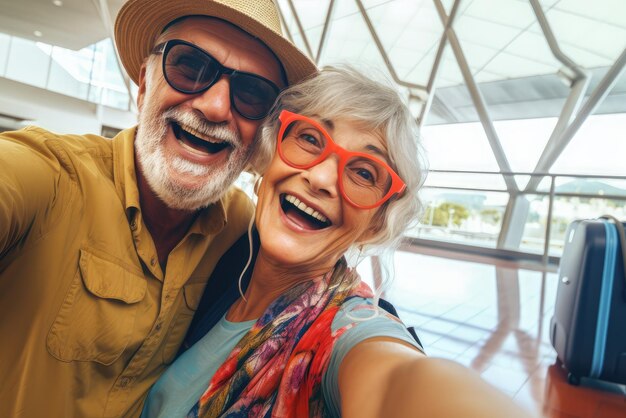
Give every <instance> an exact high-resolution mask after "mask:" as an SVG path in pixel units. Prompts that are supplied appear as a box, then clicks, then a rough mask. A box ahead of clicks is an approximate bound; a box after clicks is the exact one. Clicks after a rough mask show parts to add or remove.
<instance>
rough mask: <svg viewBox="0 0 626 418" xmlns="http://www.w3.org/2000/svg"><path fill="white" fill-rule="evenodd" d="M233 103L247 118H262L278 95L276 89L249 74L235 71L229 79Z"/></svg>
mask: <svg viewBox="0 0 626 418" xmlns="http://www.w3.org/2000/svg"><path fill="white" fill-rule="evenodd" d="M230 83H231V85H230V87H231V89H232V98H233V105H234V106H235V109H237V112H239V113H240V114H241V115H242V116H244V117H246V118H249V119H261V118H264V117H265V116H266V115H267V113H268V112H269V110H270V108H271V107H272V105H273V104H274V101H275V100H276V97H277V96H278V89H277V88H276V87H275V86H273V85H272V84H270V83H268V82H267V81H266V80H264V79H262V78H260V77H255V76H254V75H251V74H242V73H235V74H233V75H232V77H231V79H230Z"/></svg>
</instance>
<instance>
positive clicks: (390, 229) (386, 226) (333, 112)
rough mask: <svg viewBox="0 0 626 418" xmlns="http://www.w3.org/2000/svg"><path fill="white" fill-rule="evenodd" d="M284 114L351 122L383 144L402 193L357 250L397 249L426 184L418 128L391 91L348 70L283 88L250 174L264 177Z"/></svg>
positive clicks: (257, 143)
mask: <svg viewBox="0 0 626 418" xmlns="http://www.w3.org/2000/svg"><path fill="white" fill-rule="evenodd" d="M283 109H286V110H289V111H291V112H294V113H298V114H302V115H305V116H314V117H316V118H321V119H326V120H331V121H333V120H334V121H337V120H343V121H350V122H354V123H357V124H358V125H359V127H361V128H365V129H367V130H369V131H371V132H374V133H376V134H378V135H380V136H381V137H382V138H384V139H385V140H386V142H387V148H388V152H389V159H390V164H391V166H392V167H393V169H394V170H395V171H396V172H397V173H398V175H399V176H400V177H401V178H402V179H403V180H404V182H405V183H406V190H405V192H404V193H403V194H402V195H401V196H400V197H397V198H392V199H390V200H388V201H387V202H386V203H385V204H383V205H382V206H381V208H380V209H379V211H378V213H377V214H376V216H375V218H374V220H373V222H376V223H377V225H376V229H375V230H376V233H375V235H374V236H373V237H372V238H371V239H369V240H368V241H367V242H363V243H359V244H360V245H362V246H363V247H364V248H367V249H372V248H375V247H383V246H384V247H387V248H389V247H396V246H397V245H398V244H399V242H400V239H401V238H402V235H403V233H404V231H406V229H407V228H409V227H411V226H412V225H413V224H414V223H416V222H417V220H418V217H419V215H420V213H421V211H422V202H421V200H420V197H419V193H418V191H419V188H420V186H421V185H422V184H423V182H424V179H425V174H426V161H425V158H424V153H423V151H422V147H421V145H420V144H419V131H418V126H417V123H416V122H415V120H414V118H413V117H412V116H411V113H410V112H409V109H408V107H407V106H406V104H405V103H404V101H403V100H402V98H401V97H400V95H399V94H398V92H397V91H396V90H395V88H393V87H391V86H390V85H384V84H382V83H381V82H378V81H375V80H372V79H370V78H368V77H366V76H364V75H363V74H361V73H360V72H358V71H356V70H355V69H353V68H350V67H326V68H324V69H322V70H321V71H320V72H319V73H318V74H317V75H315V76H314V77H312V78H309V79H307V80H305V81H304V82H301V83H299V84H297V85H293V86H291V87H289V88H287V89H286V90H284V91H283V92H282V93H281V94H280V96H279V97H278V99H277V101H276V103H275V104H274V107H273V109H272V111H271V112H270V114H269V115H268V117H267V119H266V120H265V122H264V124H263V126H262V127H261V129H260V130H259V136H258V138H257V141H255V146H256V150H255V152H254V156H253V158H252V161H251V169H252V170H253V171H256V172H257V173H263V172H264V171H265V169H266V168H267V166H268V165H269V163H270V161H271V158H272V156H273V154H274V151H275V148H276V137H277V136H278V131H279V129H280V122H279V120H278V116H279V115H280V112H281V111H282V110H283Z"/></svg>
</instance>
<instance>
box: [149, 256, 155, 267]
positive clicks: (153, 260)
mask: <svg viewBox="0 0 626 418" xmlns="http://www.w3.org/2000/svg"><path fill="white" fill-rule="evenodd" d="M155 264H156V260H155V258H154V257H152V258H151V259H150V265H151V266H154V265H155Z"/></svg>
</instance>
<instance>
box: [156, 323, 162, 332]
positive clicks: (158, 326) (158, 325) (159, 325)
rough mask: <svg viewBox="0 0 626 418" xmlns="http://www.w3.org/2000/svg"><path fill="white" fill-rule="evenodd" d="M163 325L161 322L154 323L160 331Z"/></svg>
mask: <svg viewBox="0 0 626 418" xmlns="http://www.w3.org/2000/svg"><path fill="white" fill-rule="evenodd" d="M162 326H163V324H161V323H160V322H159V323H158V324H156V330H157V331H160V330H161V327H162Z"/></svg>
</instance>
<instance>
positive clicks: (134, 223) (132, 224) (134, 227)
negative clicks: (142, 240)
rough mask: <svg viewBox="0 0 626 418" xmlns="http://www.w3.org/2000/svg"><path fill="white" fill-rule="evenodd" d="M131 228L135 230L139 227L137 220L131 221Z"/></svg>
mask: <svg viewBox="0 0 626 418" xmlns="http://www.w3.org/2000/svg"><path fill="white" fill-rule="evenodd" d="M130 229H132V230H133V231H134V230H136V229H137V221H132V222H131V223H130Z"/></svg>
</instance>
